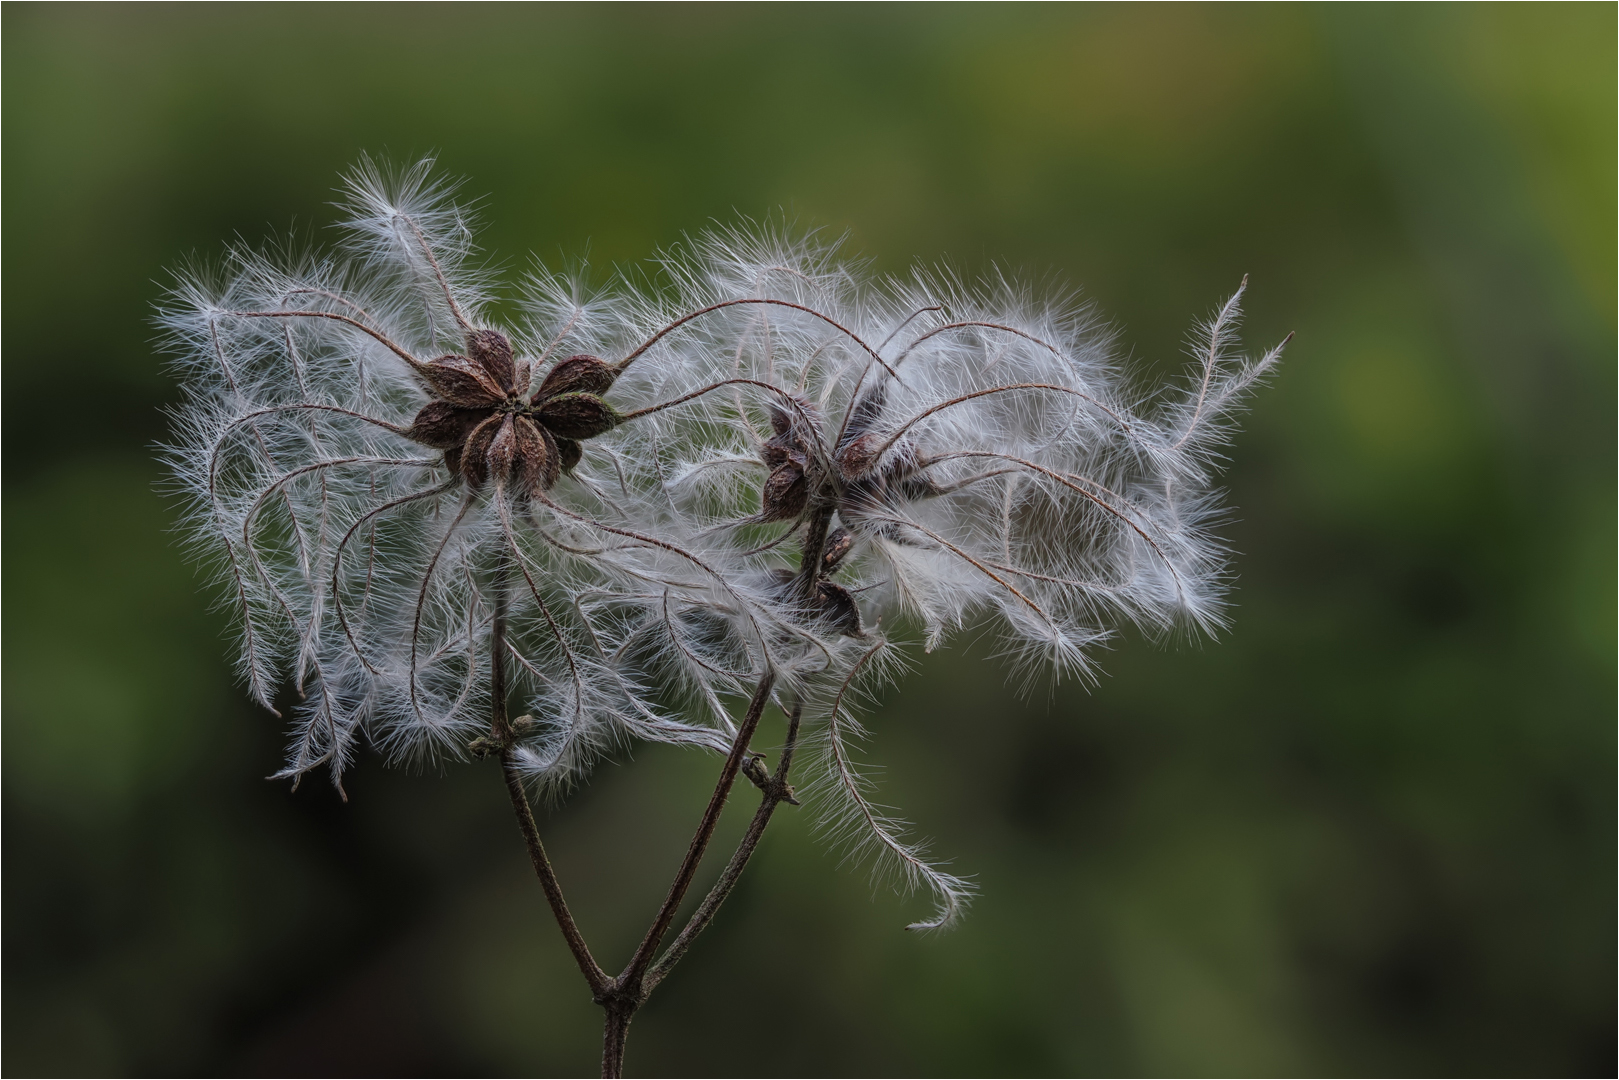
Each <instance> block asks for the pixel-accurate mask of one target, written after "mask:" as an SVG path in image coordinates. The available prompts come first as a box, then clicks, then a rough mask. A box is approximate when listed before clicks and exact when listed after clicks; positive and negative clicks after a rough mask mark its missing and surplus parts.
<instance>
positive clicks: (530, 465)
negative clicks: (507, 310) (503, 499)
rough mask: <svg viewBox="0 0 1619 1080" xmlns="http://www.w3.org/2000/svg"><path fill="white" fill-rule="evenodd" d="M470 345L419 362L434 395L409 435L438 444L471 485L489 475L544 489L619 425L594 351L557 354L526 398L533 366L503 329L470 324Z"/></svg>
mask: <svg viewBox="0 0 1619 1080" xmlns="http://www.w3.org/2000/svg"><path fill="white" fill-rule="evenodd" d="M467 352H468V353H469V355H468V356H456V355H449V356H441V357H438V358H437V359H436V360H432V361H429V362H428V363H427V364H425V365H423V366H422V368H421V374H422V377H423V380H424V381H425V382H426V383H427V385H428V389H429V390H430V392H431V393H432V394H433V395H434V398H435V399H434V400H433V401H430V402H428V403H427V404H426V405H424V406H422V409H421V411H420V412H418V413H417V414H416V418H415V420H413V421H412V422H411V425H410V429H409V431H408V432H407V435H408V437H409V438H410V439H412V440H414V441H416V442H418V443H421V444H422V445H423V446H430V447H433V448H434V449H436V450H443V451H444V460H445V462H446V464H448V465H449V467H450V470H451V471H452V472H457V473H460V474H461V476H463V477H464V478H465V479H466V482H467V484H468V485H469V486H471V487H472V488H474V489H477V488H481V487H482V486H483V485H484V483H485V482H486V481H488V479H489V478H490V477H491V476H492V477H494V479H495V481H496V483H497V484H499V485H501V486H502V487H503V488H505V489H506V490H508V491H512V492H514V493H517V494H521V495H524V496H526V497H530V498H533V497H538V496H541V495H543V494H544V493H545V492H546V491H548V490H550V489H551V488H552V487H553V486H555V484H556V482H557V480H558V478H559V477H561V476H562V474H563V473H567V472H572V471H573V468H574V466H575V465H577V464H579V459H580V457H581V456H582V455H583V450H582V449H581V447H580V445H579V444H580V443H581V442H583V441H585V440H587V439H593V438H595V437H596V436H598V435H605V434H606V433H607V432H609V431H611V430H613V428H615V427H616V426H618V422H619V414H618V413H617V412H616V411H615V410H614V409H613V407H612V406H611V405H609V404H607V402H606V401H604V400H602V397H601V395H602V394H604V393H606V392H607V390H608V389H609V388H610V387H611V386H612V385H613V378H614V376H613V370H612V368H610V367H609V366H608V365H607V364H606V362H604V361H603V360H601V359H599V358H598V357H594V356H587V355H584V354H580V355H578V356H570V357H568V358H567V359H566V360H563V361H561V362H560V363H558V364H557V365H556V366H555V367H554V368H552V369H551V371H550V372H549V373H548V374H547V375H546V377H545V379H544V381H542V382H541V383H540V388H539V389H538V390H536V391H535V392H534V394H533V396H532V397H530V398H529V399H528V400H527V401H525V400H523V398H522V396H521V392H522V391H523V390H526V389H527V387H528V383H529V379H530V377H531V372H532V367H531V365H530V364H529V363H528V361H526V360H521V361H519V360H514V359H513V356H512V345H511V342H510V340H508V339H507V337H506V336H505V335H504V334H502V333H500V332H498V331H495V330H474V331H472V332H471V333H469V334H467Z"/></svg>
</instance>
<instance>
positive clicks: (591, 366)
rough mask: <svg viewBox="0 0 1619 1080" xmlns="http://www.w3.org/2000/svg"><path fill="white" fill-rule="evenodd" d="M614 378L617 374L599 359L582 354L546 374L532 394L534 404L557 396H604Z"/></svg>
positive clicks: (562, 362)
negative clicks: (576, 394)
mask: <svg viewBox="0 0 1619 1080" xmlns="http://www.w3.org/2000/svg"><path fill="white" fill-rule="evenodd" d="M616 378H618V373H617V372H615V371H614V370H613V369H612V368H611V367H610V366H609V365H608V364H607V362H606V361H604V360H602V359H601V358H600V357H596V356H588V355H586V354H584V353H580V354H579V355H577V356H570V357H568V358H567V359H566V360H559V361H558V362H557V365H556V367H554V368H552V369H551V370H550V371H549V372H547V373H546V376H545V381H544V382H542V383H540V389H539V390H538V391H537V392H536V393H535V394H534V399H533V400H534V404H536V405H538V404H539V403H540V402H541V401H543V400H545V399H546V398H548V397H555V396H556V395H558V394H575V393H578V394H605V393H606V392H607V390H608V388H609V387H611V386H612V385H613V380H614V379H616Z"/></svg>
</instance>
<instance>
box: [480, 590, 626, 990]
mask: <svg viewBox="0 0 1619 1080" xmlns="http://www.w3.org/2000/svg"><path fill="white" fill-rule="evenodd" d="M510 577H511V565H510V561H509V559H508V558H502V559H501V565H500V568H499V569H498V570H497V571H496V582H495V621H494V631H493V634H492V638H491V642H490V649H489V684H490V686H489V689H490V694H491V696H492V697H493V698H494V701H493V704H492V706H491V708H490V715H489V736H490V738H491V739H493V740H494V742H495V743H496V744H497V745H498V746H499V747H500V770H501V772H502V773H503V774H504V775H505V777H506V793H507V794H508V795H510V796H511V800H512V809H513V810H514V811H515V812H516V814H517V828H518V830H519V831H520V832H521V833H522V834H523V842H524V843H525V844H527V845H528V858H529V861H530V862H531V863H533V864H534V874H535V876H536V877H538V878H539V879H540V888H541V889H542V890H543V891H544V892H545V899H546V901H547V902H548V903H549V904H550V905H551V914H552V915H553V916H555V917H556V920H557V926H558V928H560V929H561V931H562V937H563V940H565V941H566V942H567V943H568V948H569V949H570V950H571V951H572V952H573V958H574V960H575V961H576V962H577V963H578V965H579V970H580V972H581V973H583V975H584V976H585V981H586V982H587V983H589V984H590V989H591V992H592V993H595V994H600V993H601V992H602V991H603V990H605V989H606V988H607V987H608V985H609V984H610V983H611V982H612V980H611V979H610V978H608V975H607V972H605V971H603V970H602V968H601V965H600V964H598V963H596V960H595V957H593V956H591V955H590V946H588V945H586V944H585V937H584V935H583V934H581V933H580V932H579V926H578V924H577V923H575V922H574V921H573V912H571V911H569V910H568V901H567V900H566V899H564V898H563V896H562V885H561V884H560V883H559V882H558V881H557V876H556V872H555V871H554V870H552V869H551V860H550V859H549V858H548V857H547V856H546V854H545V845H544V844H542V843H540V830H539V828H538V827H537V826H536V825H535V824H534V810H533V808H532V807H531V806H529V803H528V793H527V792H526V791H524V790H523V778H522V775H521V774H520V773H519V772H518V770H517V761H516V759H515V757H514V756H513V754H512V729H511V723H510V721H509V720H508V719H507V717H506V604H507V592H508V586H509V584H510Z"/></svg>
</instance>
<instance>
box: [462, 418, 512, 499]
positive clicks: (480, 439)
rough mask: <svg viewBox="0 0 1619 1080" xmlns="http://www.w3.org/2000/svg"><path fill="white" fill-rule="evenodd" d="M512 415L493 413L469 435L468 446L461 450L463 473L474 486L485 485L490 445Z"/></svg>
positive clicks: (487, 475)
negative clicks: (502, 425) (503, 423)
mask: <svg viewBox="0 0 1619 1080" xmlns="http://www.w3.org/2000/svg"><path fill="white" fill-rule="evenodd" d="M510 415H511V414H510V413H506V414H504V415H501V414H498V413H497V414H493V415H491V416H490V417H489V418H488V419H487V420H485V421H484V422H483V423H481V424H479V425H478V426H477V427H476V428H474V429H473V432H472V434H471V435H469V436H467V443H466V447H465V449H463V450H462V451H461V475H463V476H465V477H466V479H467V483H468V484H469V485H470V486H472V487H473V488H480V487H483V482H484V481H485V480H486V479H488V477H489V445H490V443H492V442H494V441H495V434H496V432H498V431H499V430H500V427H501V424H502V422H503V421H504V420H506V419H507V418H508V417H510Z"/></svg>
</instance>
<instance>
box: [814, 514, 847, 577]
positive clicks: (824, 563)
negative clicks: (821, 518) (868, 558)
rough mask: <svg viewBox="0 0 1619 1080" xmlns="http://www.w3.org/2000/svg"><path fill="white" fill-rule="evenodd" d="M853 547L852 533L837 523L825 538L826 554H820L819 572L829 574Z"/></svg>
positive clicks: (840, 563)
mask: <svg viewBox="0 0 1619 1080" xmlns="http://www.w3.org/2000/svg"><path fill="white" fill-rule="evenodd" d="M852 547H854V534H853V533H851V532H850V531H849V530H848V529H845V528H844V527H843V526H841V525H839V526H838V527H837V528H836V529H833V530H832V532H831V534H830V535H829V536H828V537H827V538H826V554H824V555H822V556H821V573H823V574H830V573H833V572H834V571H836V570H837V568H838V567H839V566H840V565H842V563H843V560H844V558H845V556H847V555H848V554H849V549H850V548H852Z"/></svg>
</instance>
